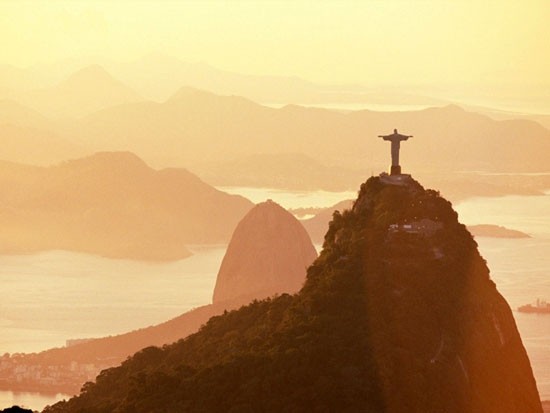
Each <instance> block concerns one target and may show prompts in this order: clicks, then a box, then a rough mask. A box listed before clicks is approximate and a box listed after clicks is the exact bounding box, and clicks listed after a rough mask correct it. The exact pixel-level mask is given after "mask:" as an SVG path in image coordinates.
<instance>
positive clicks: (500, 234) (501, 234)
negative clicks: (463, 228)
mask: <svg viewBox="0 0 550 413" xmlns="http://www.w3.org/2000/svg"><path fill="white" fill-rule="evenodd" d="M468 231H470V233H471V234H472V235H473V236H476V237H489V238H531V236H530V235H529V234H526V233H525V232H521V231H518V230H515V229H510V228H506V227H501V226H500V225H491V224H481V225H469V226H468Z"/></svg>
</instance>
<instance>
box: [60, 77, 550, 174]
mask: <svg viewBox="0 0 550 413" xmlns="http://www.w3.org/2000/svg"><path fill="white" fill-rule="evenodd" d="M395 127H398V128H399V130H403V131H414V133H415V137H416V138H415V140H414V141H411V142H410V144H408V145H406V147H405V145H404V147H403V149H402V151H401V152H402V156H401V157H402V164H403V165H404V166H409V167H411V168H413V167H414V168H415V169H418V170H420V171H438V172H449V171H463V170H488V171H514V172H518V171H519V172H521V171H546V170H547V169H548V167H547V162H546V156H545V153H548V152H549V151H550V131H548V130H547V129H545V128H543V127H542V126H540V125H539V124H537V123H535V122H531V121H525V120H507V121H495V120H493V119H490V118H489V117H487V116H484V115H479V114H476V113H472V112H467V111H465V110H462V109H460V108H459V107H457V106H448V107H443V108H431V109H426V110H421V111H412V112H372V111H357V112H350V113H339V112H336V111H330V110H325V109H314V108H304V107H299V106H286V107H284V108H281V109H273V108H268V107H265V106H261V105H258V104H256V103H254V102H252V101H249V100H246V99H244V98H239V97H236V96H216V95H213V94H210V93H207V92H201V91H197V90H196V89H188V88H187V89H182V90H180V92H178V93H177V94H176V95H174V96H173V97H172V98H171V99H169V100H168V101H166V102H164V103H160V104H157V103H150V102H149V103H145V102H144V103H135V104H128V105H119V106H117V107H112V108H109V109H105V110H102V111H100V112H97V113H95V114H93V115H91V116H89V117H87V118H86V119H85V120H84V121H83V123H81V124H78V125H75V126H74V128H75V129H73V130H71V131H70V134H71V135H72V136H80V137H81V139H84V140H86V141H88V142H93V143H95V144H97V145H98V147H108V148H109V149H129V150H132V151H134V152H136V153H138V154H143V155H144V156H146V157H147V159H148V161H150V162H153V164H155V165H162V164H165V163H167V162H168V163H171V164H177V163H185V164H187V165H190V164H191V163H192V162H193V160H194V158H195V157H196V155H195V154H197V153H201V154H204V157H203V161H202V162H201V163H204V161H208V160H212V161H218V160H227V159H235V158H239V157H243V156H248V155H253V154H257V153H288V152H294V153H307V154H308V156H311V157H312V158H314V159H318V160H319V161H321V162H323V163H326V164H330V165H336V166H343V167H346V168H352V169H356V168H363V169H366V168H368V169H371V168H376V167H383V168H385V165H383V164H380V163H381V162H380V159H388V158H389V154H388V153H389V149H388V148H387V147H386V146H387V145H384V144H383V142H380V141H379V140H378V139H377V138H376V136H377V135H378V134H380V133H381V132H380V131H391V130H393V128H395ZM130 137H131V139H130ZM152 137H155V139H152ZM160 142H162V144H159V143H160ZM358 148H361V150H359V149H358ZM518 148H521V150H518ZM336 154H338V155H337V156H336ZM425 159H431V161H430V163H429V164H427V163H426V162H425ZM195 162H196V160H195ZM388 163H389V160H388ZM377 164H379V165H377Z"/></svg>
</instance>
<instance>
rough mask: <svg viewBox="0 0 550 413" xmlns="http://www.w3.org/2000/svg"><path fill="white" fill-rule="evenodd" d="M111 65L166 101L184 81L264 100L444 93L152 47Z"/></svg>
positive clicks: (411, 99)
mask: <svg viewBox="0 0 550 413" xmlns="http://www.w3.org/2000/svg"><path fill="white" fill-rule="evenodd" d="M108 67H109V70H110V71H111V72H112V73H115V74H116V75H117V77H119V78H120V79H125V81H127V82H128V84H130V85H131V86H132V87H133V88H134V89H136V90H139V91H140V92H141V93H142V94H143V95H144V96H148V97H150V98H151V99H154V100H158V101H163V100H165V99H167V98H168V97H169V96H170V95H171V94H173V93H174V91H176V90H177V89H178V88H179V87H181V86H182V85H187V86H190V87H194V88H199V89H204V90H209V91H211V92H213V93H217V94H222V95H239V96H245V97H247V98H249V99H252V100H255V101H257V102H265V103H277V102H278V103H310V104H319V103H332V104H334V103H338V102H344V103H361V102H368V103H388V102H396V101H397V102H401V103H402V104H408V103H410V104H425V105H436V104H441V103H442V100H441V99H435V98H428V97H425V96H421V95H413V94H410V93H402V92H396V91H394V90H391V91H388V90H385V91H381V90H379V89H378V90H376V89H372V88H367V87H364V86H360V85H327V84H319V83H315V82H311V81H308V80H305V79H302V78H299V77H296V76H266V75H263V76H259V75H250V74H243V73H235V72H231V71H227V70H221V69H218V68H215V67H213V66H211V65H209V64H207V63H204V62H197V63H192V62H186V61H183V60H180V59H178V58H175V57H172V56H167V55H163V54H160V53H151V54H149V55H147V56H144V57H142V58H141V59H138V60H136V61H133V62H129V63H118V64H114V63H111V64H110V65H109V66H108Z"/></svg>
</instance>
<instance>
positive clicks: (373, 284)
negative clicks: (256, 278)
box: [44, 175, 542, 413]
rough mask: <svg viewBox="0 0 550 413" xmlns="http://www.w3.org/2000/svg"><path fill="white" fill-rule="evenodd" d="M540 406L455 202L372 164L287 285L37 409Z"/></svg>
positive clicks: (485, 411) (52, 412)
mask: <svg viewBox="0 0 550 413" xmlns="http://www.w3.org/2000/svg"><path fill="white" fill-rule="evenodd" d="M81 411H86V412H90V413H94V412H106V411H119V412H136V413H139V412H166V411H178V412H204V411H208V412H228V411H233V412H237V411H238V412H258V411H264V412H266V411H273V412H275V411H277V412H278V411H334V412H336V411H338V412H358V411H361V412H407V413H410V412H418V413H420V412H422V413H426V412H428V413H430V412H433V413H435V412H443V411H445V412H449V413H464V412H471V413H474V412H475V413H497V412H499V413H503V412H504V413H512V412H513V413H528V412H533V413H541V412H542V408H541V403H540V400H539V397H538V392H537V388H536V384H535V380H534V378H533V374H532V370H531V366H530V363H529V359H528V357H527V354H526V352H525V349H524V347H523V345H522V342H521V338H520V336H519V333H518V330H517V328H516V325H515V322H514V318H513V316H512V312H511V310H510V308H509V306H508V304H507V303H506V301H505V300H504V298H503V297H502V296H501V295H500V294H499V292H498V291H497V289H496V287H495V284H494V283H493V282H492V281H491V279H490V276H489V269H488V268H487V265H486V262H485V261H484V260H483V258H482V257H481V256H480V254H479V252H478V250H477V245H476V243H475V241H474V240H473V238H472V236H471V235H470V233H469V232H468V231H467V230H466V227H465V226H464V225H462V224H460V223H459V222H458V220H457V214H456V212H455V211H454V210H453V209H452V206H451V204H450V203H449V202H448V201H446V200H445V199H443V198H441V197H440V196H439V195H438V193H437V192H435V191H432V190H425V189H424V188H423V187H422V186H421V185H420V184H419V183H418V182H416V181H414V180H413V179H412V178H406V177H402V178H400V179H399V178H397V179H396V178H391V177H388V176H387V175H386V176H381V177H372V178H370V179H369V180H368V181H367V182H366V183H365V184H363V185H362V187H361V190H360V193H359V196H358V198H357V200H356V201H355V202H354V204H353V207H352V208H351V209H350V210H346V211H344V212H343V213H336V214H335V215H334V217H333V220H332V221H331V223H330V226H329V230H328V232H327V234H326V237H325V242H324V245H323V251H322V252H321V255H320V256H319V258H317V260H316V261H315V262H314V263H313V264H312V265H311V267H309V269H308V273H307V280H306V283H305V285H304V287H303V288H302V289H301V290H300V292H299V293H297V294H296V295H293V296H291V295H282V296H280V297H277V298H272V299H266V300H263V301H257V302H254V303H252V304H250V305H248V306H246V307H243V308H241V309H239V310H237V311H232V312H229V313H224V314H223V315H221V316H218V317H214V318H212V319H210V321H209V322H208V323H207V324H206V325H205V326H204V327H203V328H202V329H201V330H200V331H199V332H198V333H196V334H194V335H191V336H189V337H188V338H186V339H185V340H181V341H179V342H177V343H175V344H173V345H169V346H165V347H163V348H162V349H161V348H157V347H150V348H146V349H143V350H142V351H140V352H138V353H137V354H135V355H134V356H133V357H132V358H130V359H128V360H127V361H125V362H123V363H122V365H121V366H120V367H117V368H113V369H109V370H106V371H103V372H102V373H101V374H100V375H99V376H98V378H97V380H96V383H95V384H88V385H86V386H85V387H84V388H83V390H82V392H81V394H80V395H79V396H78V397H75V398H72V399H71V400H69V401H67V402H61V403H58V404H56V405H54V406H52V407H49V408H46V409H45V410H44V412H45V413H61V412H63V413H66V412H81Z"/></svg>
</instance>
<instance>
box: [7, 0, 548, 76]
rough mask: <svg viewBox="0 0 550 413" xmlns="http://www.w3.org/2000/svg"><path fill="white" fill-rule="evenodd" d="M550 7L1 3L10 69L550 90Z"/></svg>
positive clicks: (501, 3) (373, 0)
mask: <svg viewBox="0 0 550 413" xmlns="http://www.w3.org/2000/svg"><path fill="white" fill-rule="evenodd" d="M549 21H550V1H549V0H511V1H510V0H498V1H487V0H477V1H469V0H455V1H448V0H417V1H415V0H407V1H399V0H362V1H343V0H342V1H299V0H298V1H297V0H294V1H291V0H288V1H226V2H222V1H112V2H110V1H91V0H90V1H55V0H52V1H42V2H39V1H2V2H0V34H1V37H2V48H1V53H0V61H1V62H2V63H9V64H12V65H15V66H20V67H25V66H30V65H34V64H37V63H48V62H54V61H56V60H61V59H66V58H82V57H83V58H90V57H96V56H97V57H101V58H106V59H114V60H117V61H128V60H133V59H137V58H139V57H141V56H143V55H145V54H148V53H152V52H160V53H164V54H168V55H171V56H175V57H178V58H180V59H182V60H185V61H190V62H198V61H203V62H207V63H209V64H211V65H213V66H215V67H218V68H221V69H227V70H231V71H236V72H241V73H253V74H273V75H297V76H301V77H304V78H307V79H310V80H314V81H322V82H333V83H348V82H359V83H363V84H364V83H377V84H392V83H393V84H437V83H440V84H445V83H454V84H457V83H465V84H466V83H467V84H470V85H472V84H474V85H475V84H484V83H491V84H497V85H498V84H516V85H521V84H549V83H550V75H549V73H550V24H549Z"/></svg>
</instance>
